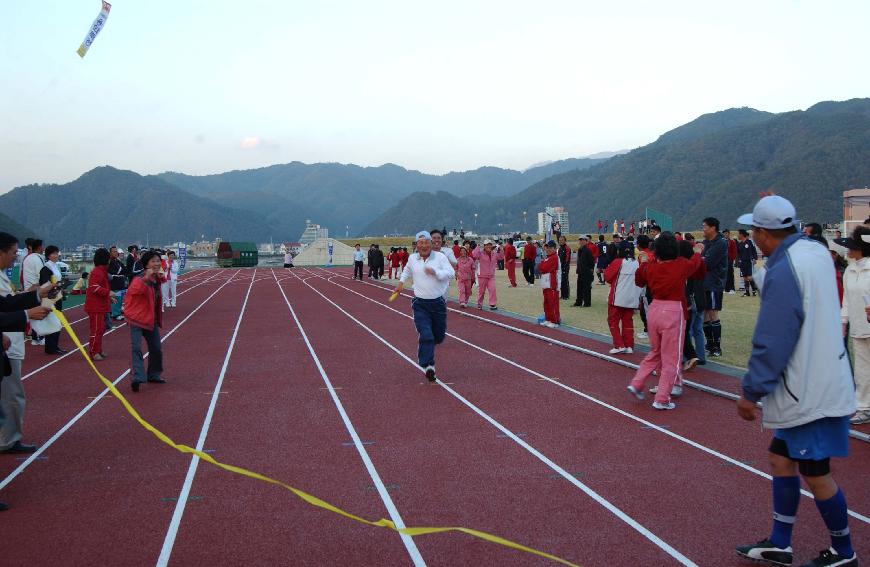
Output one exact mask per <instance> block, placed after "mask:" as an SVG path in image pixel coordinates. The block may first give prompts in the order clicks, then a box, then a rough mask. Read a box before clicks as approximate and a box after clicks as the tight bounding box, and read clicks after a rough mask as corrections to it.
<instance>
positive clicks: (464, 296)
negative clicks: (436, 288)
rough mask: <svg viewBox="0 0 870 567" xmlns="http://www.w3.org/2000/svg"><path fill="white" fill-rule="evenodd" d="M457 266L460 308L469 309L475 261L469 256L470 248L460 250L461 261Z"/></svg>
mask: <svg viewBox="0 0 870 567" xmlns="http://www.w3.org/2000/svg"><path fill="white" fill-rule="evenodd" d="M458 262H459V263H458V264H457V266H456V287H457V289H458V290H459V306H460V307H462V308H465V307H468V300H469V298H471V284H472V283H473V282H474V260H473V259H472V258H471V257H470V256H469V255H468V248H465V247H464V246H463V247H462V248H460V249H459V260H458Z"/></svg>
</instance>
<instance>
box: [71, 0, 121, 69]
mask: <svg viewBox="0 0 870 567" xmlns="http://www.w3.org/2000/svg"><path fill="white" fill-rule="evenodd" d="M111 9H112V5H111V4H109V3H108V2H103V7H102V9H100V13H99V14H98V15H97V19H96V20H94V23H93V24H91V29H89V30H88V35H86V36H85V40H84V41H83V42H82V44H81V45H80V46H79V48H78V50H77V51H76V53H78V54H79V57H84V56H85V53H87V52H88V49H90V47H91V44H92V43H94V40H95V39H97V34H98V33H100V30H102V29H103V26H104V25H106V20H108V19H109V10H111Z"/></svg>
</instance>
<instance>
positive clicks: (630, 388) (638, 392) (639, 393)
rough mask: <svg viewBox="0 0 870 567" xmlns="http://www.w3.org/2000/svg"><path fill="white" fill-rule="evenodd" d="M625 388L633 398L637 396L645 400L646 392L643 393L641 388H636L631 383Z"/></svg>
mask: <svg viewBox="0 0 870 567" xmlns="http://www.w3.org/2000/svg"><path fill="white" fill-rule="evenodd" d="M626 390H628V391H629V392H631V394H632V395H633V396H634V397H635V398H637V399H638V400H645V399H646V394H644V393H643V390H638V389H636V388H635V387H634V386H632V385H629V386H628V388H626Z"/></svg>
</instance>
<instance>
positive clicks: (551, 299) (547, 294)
mask: <svg viewBox="0 0 870 567" xmlns="http://www.w3.org/2000/svg"><path fill="white" fill-rule="evenodd" d="M551 277H552V276H551ZM544 317H545V318H546V319H547V321H549V322H550V323H556V324H557V325H558V324H559V320H560V318H561V316H560V315H559V290H558V289H545V290H544Z"/></svg>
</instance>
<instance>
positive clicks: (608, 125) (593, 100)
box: [0, 0, 870, 193]
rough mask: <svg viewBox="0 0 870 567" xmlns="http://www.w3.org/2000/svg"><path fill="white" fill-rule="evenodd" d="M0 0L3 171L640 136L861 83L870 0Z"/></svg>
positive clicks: (450, 155) (468, 159) (42, 173)
mask: <svg viewBox="0 0 870 567" xmlns="http://www.w3.org/2000/svg"><path fill="white" fill-rule="evenodd" d="M99 9H100V2H99V1H98V0H41V1H40V2H23V1H12V0H8V1H4V2H2V4H0V22H2V27H3V32H2V33H3V41H0V76H2V78H3V80H2V88H0V109H2V123H0V193H2V192H5V191H8V190H9V189H11V188H12V187H15V186H18V185H23V184H27V183H36V182H39V183H43V182H67V181H70V180H72V179H75V178H76V177H78V176H79V175H81V174H82V173H84V172H85V171H87V170H89V169H91V168H93V167H95V166H98V165H104V164H109V165H113V166H115V167H119V168H123V169H132V170H134V171H137V172H140V173H143V174H145V173H156V172H161V171H167V170H173V171H181V172H185V173H191V174H205V173H217V172H223V171H228V170H231V169H246V168H253V167H260V166H264V165H271V164H275V163H286V162H289V161H294V160H299V161H304V162H309V163H311V162H318V161H338V162H343V163H357V164H360V165H380V164H382V163H386V162H392V163H397V164H399V165H402V166H404V167H408V168H413V169H419V170H421V171H424V172H428V173H445V172H448V171H451V170H465V169H473V168H476V167H479V166H482V165H496V166H501V167H511V168H515V169H524V168H526V167H528V166H529V165H530V164H532V163H536V162H540V161H545V160H554V159H561V158H566V157H576V156H582V155H587V154H592V153H595V152H600V151H604V150H616V149H623V148H633V147H637V146H640V145H643V144H646V143H649V142H651V141H653V140H655V138H656V137H658V136H659V135H660V134H661V133H663V132H665V131H667V130H669V129H671V128H674V127H676V126H678V125H680V124H683V123H685V122H688V121H689V120H692V119H694V118H695V117H697V116H699V115H701V114H704V113H707V112H713V111H716V110H722V109H726V108H731V107H738V106H751V107H753V108H757V109H761V110H768V111H774V112H781V111H787V110H796V109H805V108H807V107H808V106H811V105H812V104H814V103H816V102H818V101H822V100H845V99H849V98H855V97H866V96H870V73H867V53H868V49H867V32H866V25H867V22H870V2H867V1H866V0H855V1H838V2H821V1H816V0H813V1H809V0H800V1H798V0H792V1H783V0H764V1H758V0H753V1H731V2H715V3H714V2H698V1H697V0H693V1H687V2H677V1H668V0H662V1H658V2H642V1H635V2H628V1H611V2H601V1H598V2H590V1H582V0H570V1H564V2H562V1H552V2H548V1H546V0H541V1H538V2H530V1H528V0H523V1H517V2H514V1H510V0H498V1H493V2H488V1H487V2H484V1H474V0H462V1H452V0H440V1H439V2H417V1H414V0H402V1H398V0H397V1H382V0H368V1H365V2H362V1H349V0H348V1H341V2H340V1H311V0H308V1H305V2H302V1H283V0H274V1H265V0H261V1H256V0H245V1H242V0H238V1H223V0H208V1H206V0H202V1H195V0H190V1H178V0H174V1H168V0H149V1H147V2H143V1H141V0H116V1H115V2H114V3H113V6H112V11H111V15H110V17H109V19H108V22H107V24H106V26H105V28H104V29H103V31H102V33H101V34H100V36H99V37H98V38H97V40H96V42H95V43H94V45H93V47H92V48H91V50H90V52H89V53H88V54H87V56H86V57H85V58H84V59H80V58H79V56H78V55H77V54H76V49H77V48H78V46H79V44H80V43H81V41H82V39H83V38H84V36H85V33H86V32H87V30H88V28H89V26H90V24H91V22H92V21H93V19H94V18H95V16H96V15H97V13H98V12H99Z"/></svg>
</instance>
